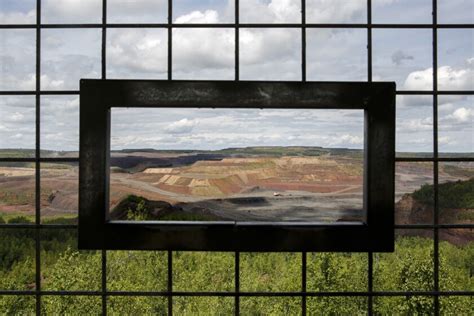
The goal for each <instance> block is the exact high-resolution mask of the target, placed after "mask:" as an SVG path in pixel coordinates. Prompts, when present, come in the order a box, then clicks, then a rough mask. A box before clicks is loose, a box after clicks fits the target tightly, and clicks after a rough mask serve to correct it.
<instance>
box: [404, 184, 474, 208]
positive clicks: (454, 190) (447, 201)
mask: <svg viewBox="0 0 474 316" xmlns="http://www.w3.org/2000/svg"><path fill="white" fill-rule="evenodd" d="M413 198H415V199H416V200H418V201H419V202H421V203H425V204H428V205H433V201H434V193H433V185H430V184H425V185H423V186H422V187H421V188H420V189H418V190H416V191H415V192H413ZM438 199H439V206H440V208H474V178H471V179H469V180H467V181H461V180H459V181H455V182H446V183H442V184H439V186H438Z"/></svg>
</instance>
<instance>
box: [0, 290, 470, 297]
mask: <svg viewBox="0 0 474 316" xmlns="http://www.w3.org/2000/svg"><path fill="white" fill-rule="evenodd" d="M36 294H37V292H36V291H21V290H0V295H15V296H22V295H36ZM103 294H104V293H103V292H100V291H40V292H39V295H41V296H101V295H103ZM105 295H107V296H184V297H195V296H198V297H199V296H202V297H209V296H218V297H235V296H245V297H301V296H303V297H315V296H316V297H321V296H330V297H341V296H342V297H347V296H352V297H354V296H355V297H367V296H472V295H474V291H407V292H403V291H391V292H389V291H379V292H354V291H348V292H310V291H307V292H238V293H236V292H199V291H198V292H183V291H173V292H169V291H161V292H151V291H150V292H145V291H136V292H134V291H106V292H105Z"/></svg>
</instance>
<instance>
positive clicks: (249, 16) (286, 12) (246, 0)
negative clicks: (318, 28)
mask: <svg viewBox="0 0 474 316" xmlns="http://www.w3.org/2000/svg"><path fill="white" fill-rule="evenodd" d="M300 3H301V1H295V0H272V1H259V0H241V1H240V4H239V5H240V12H241V14H240V19H241V22H244V23H245V22H250V23H252V22H253V23H255V22H258V23H264V22H265V23H270V22H273V23H287V22H293V23H295V22H296V23H298V22H300V21H301V6H300Z"/></svg>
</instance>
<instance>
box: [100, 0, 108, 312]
mask: <svg viewBox="0 0 474 316" xmlns="http://www.w3.org/2000/svg"><path fill="white" fill-rule="evenodd" d="M106 26H107V0H102V59H101V65H102V69H101V72H102V76H101V77H102V79H106V78H107V59H106V58H107V57H106V56H107V50H106V49H107V27H106ZM101 262H102V266H101V271H102V276H101V291H102V295H101V297H102V315H107V251H106V250H105V249H103V250H102V251H101Z"/></svg>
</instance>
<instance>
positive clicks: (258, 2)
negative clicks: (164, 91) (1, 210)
mask: <svg viewBox="0 0 474 316" xmlns="http://www.w3.org/2000/svg"><path fill="white" fill-rule="evenodd" d="M366 2H367V1H366V0H352V1H347V0H331V1H329V0H306V3H307V21H308V22H314V23H364V22H365V21H366V19H367V16H366V11H367V9H366V7H365V6H366ZM101 3H102V1H101V0H43V1H42V10H43V12H42V21H43V22H44V23H100V22H101ZM300 3H301V1H300V0H240V9H241V14H240V21H241V22H248V23H262V22H265V23H272V22H275V23H298V22H299V21H300V19H301V16H300V10H301V8H300ZM372 3H373V21H374V22H375V23H429V22H430V21H431V1H430V0H373V1H372ZM438 3H439V5H438V7H439V14H438V17H439V22H440V23H474V17H473V14H472V12H474V4H473V2H472V0H438ZM173 10H174V16H173V20H174V21H175V22H176V23H225V22H233V21H234V20H233V19H234V3H233V0H232V1H228V0H175V1H174V7H173ZM166 15H167V0H136V1H129V0H108V22H110V23H162V22H166V19H167V16H166ZM35 20H36V13H35V1H34V0H1V3H0V23H7V24H8V23H34V22H35ZM431 33H432V32H431V30H430V29H374V30H373V79H374V80H388V81H395V82H396V83H397V89H399V90H430V89H431V88H432V71H433V69H432V59H431V58H432V47H431V43H432V38H431ZM234 36H235V34H234V30H233V29H232V28H219V29H205V28H184V29H183V28H181V29H173V78H175V79H203V80H204V79H222V80H232V79H233V78H234V67H235V65H234V49H235V43H234ZM473 38H474V31H473V30H472V29H463V30H453V29H440V30H439V31H438V45H439V47H438V57H439V60H438V76H439V77H438V85H439V86H438V88H439V89H441V90H474V47H473V46H474V44H473ZM167 40H168V39H167V30H166V29H151V28H148V29H133V28H114V29H109V30H108V32H107V77H108V78H150V79H164V78H166V77H167V51H168V48H167ZM100 41H101V30H100V29H94V28H90V29H43V30H42V42H41V58H42V59H41V88H42V89H44V90H76V89H78V81H79V79H80V78H99V77H100V72H101V69H100V67H101V65H100V56H101V52H100V49H101V48H100ZM366 41H367V33H366V30H364V29H308V30H307V78H308V80H332V81H339V80H344V81H348V80H354V81H365V80H367V57H366V56H367V43H366ZM239 47H240V78H241V79H242V80H295V81H298V80H300V79H301V31H300V30H299V29H291V28H286V29H285V28H267V29H255V28H254V29H251V28H244V29H241V30H240V42H239ZM34 88H35V30H34V29H17V30H12V29H3V30H0V90H34ZM34 102H35V100H34V97H31V96H15V97H14V96H0V148H32V147H34V140H35V137H34V122H35V110H34V106H35V103H34ZM438 102H439V118H438V122H439V149H440V151H449V152H456V151H462V152H473V151H474V139H473V138H474V136H473V134H474V97H473V96H466V95H464V96H463V95H457V96H456V95H453V96H442V97H440V98H439V100H438ZM78 107H79V102H78V97H77V96H44V97H42V99H41V146H42V148H43V149H61V150H77V148H78V125H79V124H78V117H79V116H78ZM431 107H432V97H429V96H428V97H427V96H417V95H410V96H399V97H398V98H397V150H398V151H431V150H432V148H433V145H432V141H433V140H432V129H433V117H432V108H431ZM163 113H164V112H163V110H161V112H160V111H159V110H148V112H146V111H144V110H139V109H138V110H121V111H118V110H117V111H114V113H113V117H112V121H113V130H114V131H115V132H114V134H113V144H114V145H115V146H117V148H126V147H133V148H138V147H156V148H175V147H176V146H178V145H179V147H182V148H203V146H204V147H205V146H208V147H209V148H217V147H219V148H221V147H231V146H244V145H258V144H261V145H279V144H285V145H290V144H297V145H316V146H318V145H319V146H328V147H351V148H358V147H359V148H360V145H361V144H362V134H361V128H362V119H361V116H360V113H354V112H342V113H336V112H331V111H322V112H320V111H309V112H308V111H296V112H291V111H280V110H279V111H276V110H274V111H270V110H265V111H250V110H249V111H231V110H222V111H219V110H213V111H210V110H209V111H204V110H202V111H197V110H188V111H176V110H175V111H172V110H166V111H165V113H166V115H163ZM214 131H218V133H215V132H214Z"/></svg>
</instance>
